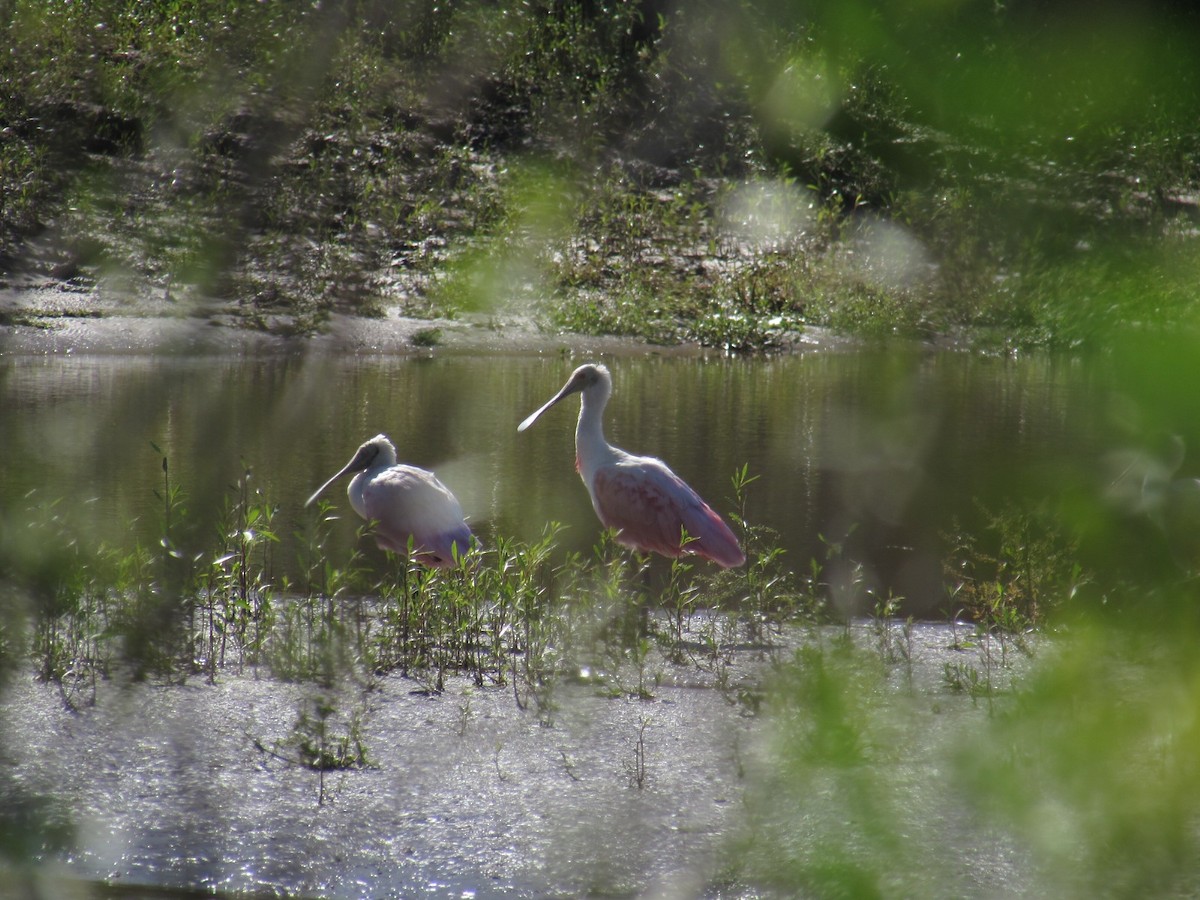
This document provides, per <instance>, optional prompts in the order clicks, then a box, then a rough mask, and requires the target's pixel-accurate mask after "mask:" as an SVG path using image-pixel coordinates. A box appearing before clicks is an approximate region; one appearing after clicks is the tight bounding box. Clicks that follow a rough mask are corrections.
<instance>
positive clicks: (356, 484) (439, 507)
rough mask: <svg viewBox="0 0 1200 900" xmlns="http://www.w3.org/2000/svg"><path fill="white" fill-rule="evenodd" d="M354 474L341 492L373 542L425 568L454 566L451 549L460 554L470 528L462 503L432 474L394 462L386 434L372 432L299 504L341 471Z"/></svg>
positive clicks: (463, 552) (468, 541)
mask: <svg viewBox="0 0 1200 900" xmlns="http://www.w3.org/2000/svg"><path fill="white" fill-rule="evenodd" d="M352 472H353V473H356V474H355V475H354V478H353V479H351V481H350V487H349V489H348V490H347V494H348V495H349V497H350V505H351V506H352V507H354V511H355V512H356V513H358V514H359V515H360V516H362V517H363V518H364V519H366V520H368V521H373V522H375V523H376V525H375V541H376V543H378V544H379V546H380V547H381V548H383V549H384V550H391V551H392V552H393V553H399V554H401V555H404V554H407V553H408V544H409V539H410V538H411V539H412V553H413V557H414V558H415V559H416V560H417V562H419V563H421V564H422V565H425V566H429V567H431V568H442V569H445V568H450V567H452V566H453V565H454V548H455V547H457V548H458V555H459V556H460V557H461V556H464V555H466V552H467V550H468V549H469V548H470V545H471V529H470V528H468V527H467V523H466V521H465V520H464V519H463V512H462V507H461V506H460V505H459V502H458V499H457V498H456V497H455V496H454V494H452V493H450V489H449V488H447V487H446V486H445V485H444V484H442V483H441V481H439V480H438V478H437V476H436V475H434V474H433V473H432V472H429V471H427V470H425V469H419V468H417V467H416V466H407V465H404V464H403V463H398V462H396V447H395V446H394V445H393V444H392V442H391V441H390V440H388V438H387V436H386V435H382V434H377V435H375V437H373V438H371V439H370V440H369V441H367V442H366V443H364V444H363V445H362V446H361V447H359V448H358V450H356V451H355V453H354V456H353V457H352V458H351V460H350V462H348V463H346V465H345V466H343V467H342V468H341V470H340V471H339V472H338V473H337V474H336V475H334V476H333V477H332V478H330V479H329V480H328V481H326V482H325V483H324V484H323V485H321V486H320V487H319V488H317V489H316V490H315V491H314V492H313V495H312V496H311V497H309V498H308V500H306V501H305V503H304V505H305V506H309V505H310V504H311V503H312V502H313V501H314V500H316V499H317V497H318V496H320V494H321V492H322V491H323V490H325V488H327V487H329V485H331V484H333V482H335V481H337V480H338V479H339V478H341V477H342V476H343V475H349V474H350V473H352Z"/></svg>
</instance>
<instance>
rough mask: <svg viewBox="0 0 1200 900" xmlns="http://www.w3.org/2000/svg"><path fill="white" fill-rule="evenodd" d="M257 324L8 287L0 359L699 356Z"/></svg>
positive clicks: (368, 324) (395, 313)
mask: <svg viewBox="0 0 1200 900" xmlns="http://www.w3.org/2000/svg"><path fill="white" fill-rule="evenodd" d="M265 324H266V326H267V327H266V328H264V329H258V328H250V327H247V326H246V325H245V324H244V320H242V319H241V318H239V317H238V316H237V315H235V314H234V313H233V312H232V311H231V310H229V309H227V308H222V307H214V308H211V309H195V308H188V307H186V306H183V305H176V304H174V303H172V302H171V301H169V300H165V299H159V300H154V301H150V300H140V301H128V300H115V299H112V298H111V297H109V296H107V295H106V294H105V293H104V292H102V291H98V290H95V289H90V288H72V287H71V286H70V285H66V284H61V283H45V284H36V285H23V286H20V287H10V288H8V289H5V290H0V355H20V354H54V353H82V354H110V353H111V354H153V353H168V354H170V353H183V354H223V355H254V354H263V353H296V352H312V351H317V352H321V351H325V352H337V353H362V354H371V353H383V354H397V355H402V354H421V353H429V352H434V351H450V352H462V353H485V354H492V353H563V354H572V355H580V354H618V355H619V354H626V353H656V354H697V353H719V352H720V351H719V350H717V349H713V348H704V347H701V346H699V345H698V344H694V343H687V344H679V345H675V346H664V345H660V344H651V343H648V342H646V341H643V340H638V339H636V338H628V337H612V336H603V335H584V334H577V333H573V332H567V331H561V330H557V329H554V328H552V327H550V326H547V325H546V324H545V323H543V322H541V321H540V320H539V319H538V318H537V317H535V316H532V315H525V314H520V313H515V312H507V313H501V314H498V315H491V314H464V315H461V316H456V317H454V318H415V317H412V316H406V315H403V314H402V313H401V312H400V310H399V309H398V308H393V309H389V310H387V311H386V312H385V314H384V315H382V316H379V317H363V316H354V315H343V314H336V313H335V314H333V315H332V316H331V317H330V319H329V322H328V323H327V325H326V327H325V328H324V330H323V331H322V333H320V334H315V335H295V334H291V333H289V331H288V325H289V323H288V321H287V320H286V319H284V318H280V320H279V321H278V322H276V323H272V322H270V321H268V322H266V323H265ZM858 343H859V342H858V341H855V340H854V339H851V338H846V337H841V336H838V335H836V334H834V333H832V332H830V331H828V330H826V329H822V328H812V327H810V328H806V329H805V330H804V331H803V332H798V333H796V334H794V335H792V336H791V338H790V340H789V341H788V342H787V349H788V350H791V351H796V350H809V349H846V348H851V347H854V346H857V345H858Z"/></svg>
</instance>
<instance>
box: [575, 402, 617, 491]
mask: <svg viewBox="0 0 1200 900" xmlns="http://www.w3.org/2000/svg"><path fill="white" fill-rule="evenodd" d="M607 403H608V395H607V394H605V393H602V392H599V391H584V392H583V393H582V395H581V399H580V404H579V421H578V423H577V424H576V426H575V457H576V459H575V464H576V468H577V469H579V473H580V474H581V475H583V476H584V477H585V478H589V479H590V477H591V475H592V474H594V473H595V471H596V469H597V468H599V467H600V466H602V465H604V464H605V463H608V462H611V461H612V460H613V458H614V457H616V456H617V455H618V452H619V451H617V450H616V448H614V447H613V446H612V445H611V444H609V443H608V441H607V440H606V439H605V437H604V407H605V405H606V404H607Z"/></svg>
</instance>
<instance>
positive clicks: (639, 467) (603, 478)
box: [517, 363, 746, 568]
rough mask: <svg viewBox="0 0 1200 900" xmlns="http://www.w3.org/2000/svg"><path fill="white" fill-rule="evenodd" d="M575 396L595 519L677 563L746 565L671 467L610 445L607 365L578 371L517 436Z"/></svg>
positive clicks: (621, 538) (579, 456)
mask: <svg viewBox="0 0 1200 900" xmlns="http://www.w3.org/2000/svg"><path fill="white" fill-rule="evenodd" d="M571 394H579V395H580V402H579V423H578V424H577V425H576V427H575V470H576V471H577V472H578V473H579V477H580V478H582V479H583V483H584V485H585V486H586V487H587V489H588V494H590V495H591V498H592V507H593V508H594V509H595V510H596V515H597V516H599V518H600V521H601V523H603V525H604V526H605V527H606V528H612V529H614V530H615V531H616V533H617V534H616V539H617V542H618V543H620V544H624V545H625V546H626V547H631V548H633V549H634V550H641V551H653V552H655V553H661V554H662V555H663V556H669V557H673V558H674V557H679V556H683V555H684V554H697V555H699V556H703V557H705V558H707V559H711V560H712V561H713V562H715V563H716V564H717V565H719V566H724V567H726V568H729V567H731V566H740V565H742V563H744V562H745V561H746V554H745V553H743V552H742V548H741V547H740V546H738V542H737V538H735V537H734V536H733V532H732V531H730V530H729V526H728V525H726V524H725V523H724V522H723V521H722V520H721V517H720V516H718V515H717V514H716V513H715V512H713V510H712V507H710V506H709V505H708V504H707V503H705V502H704V501H703V500H702V499H700V495H699V494H697V493H696V492H695V491H694V490H692V489H691V488H690V487H689V486H688V485H687V484H686V483H685V482H684V481H683V479H682V478H680V477H679V476H678V475H676V474H675V473H674V472H672V471H671V470H670V468H668V467H667V464H666V463H664V462H663V461H662V460H661V459H655V458H654V457H652V456H634V455H633V454H631V453H626V452H625V451H624V450H621V449H619V448H617V447H614V446H612V444H610V443H609V442H608V441H606V440H605V439H604V428H603V422H602V419H603V416H604V407H605V404H607V403H608V398H609V397H610V396H611V395H612V376H611V375H609V374H608V369H606V368H605V367H604V366H602V365H595V364H591V363H589V364H587V365H583V366H580V367H579V368H578V369H576V370H575V371H574V372H573V373H571V377H570V378H569V379H568V380H567V383H566V384H564V385H563V386H562V389H561V390H560V391H559V392H558V393H557V394H555V395H554V396H553V397H551V398H550V399H549V400H548V401H547V402H546V404H545V405H544V406H542V408H541V409H539V410H537V411H536V412H534V413H533V414H531V415H530V416H529V418H527V419H526V420H525V421H524V422H522V423H521V424H520V425H518V426H517V431H524V430H525V429H526V428H528V427H529V426H530V425H532V424H533V423H534V422H536V421H537V420H538V418H539V417H540V416H541V415H542V413H544V412H546V410H548V409H549V408H550V407H552V406H554V404H556V403H558V402H559V401H560V400H562V399H564V398H566V397H569V396H571Z"/></svg>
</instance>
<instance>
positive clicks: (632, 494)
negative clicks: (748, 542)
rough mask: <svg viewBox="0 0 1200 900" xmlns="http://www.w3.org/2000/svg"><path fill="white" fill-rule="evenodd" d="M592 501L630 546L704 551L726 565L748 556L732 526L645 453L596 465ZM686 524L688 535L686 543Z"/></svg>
mask: <svg viewBox="0 0 1200 900" xmlns="http://www.w3.org/2000/svg"><path fill="white" fill-rule="evenodd" d="M592 502H593V505H594V506H595V507H596V514H597V515H598V516H599V517H600V521H601V522H603V523H604V525H605V526H606V527H608V528H613V529H616V531H617V541H618V542H619V543H621V544H624V545H625V546H627V547H633V548H634V549H637V550H649V551H653V552H655V553H661V554H662V555H663V556H669V557H678V556H683V555H684V554H686V553H694V554H699V555H700V556H703V557H706V558H707V559H711V560H712V561H713V562H715V563H716V564H717V565H720V566H724V567H726V568H729V567H731V566H740V565H742V563H744V562H745V561H746V555H745V553H743V552H742V548H741V547H740V546H738V542H737V538H736V537H734V535H733V532H732V531H730V530H729V526H727V525H726V524H725V523H724V522H723V521H722V520H721V517H720V516H718V515H717V514H716V513H715V512H713V510H712V507H710V506H709V505H708V504H707V503H705V502H704V501H703V500H702V499H701V498H700V495H699V494H697V493H696V492H695V491H693V490H692V489H691V488H690V487H689V486H688V485H687V483H686V482H684V481H683V479H681V478H680V477H679V476H678V475H676V474H675V473H674V472H672V471H671V470H670V469H669V468H667V466H666V464H664V463H662V462H660V461H658V460H653V459H647V458H641V459H637V460H632V461H622V462H619V463H615V464H612V465H607V466H602V467H601V468H599V469H597V470H596V476H595V479H594V481H593V484H592ZM682 530H686V531H687V534H688V538H689V540H688V542H687V544H686V545H683V546H681V545H680V538H681V534H682Z"/></svg>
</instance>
